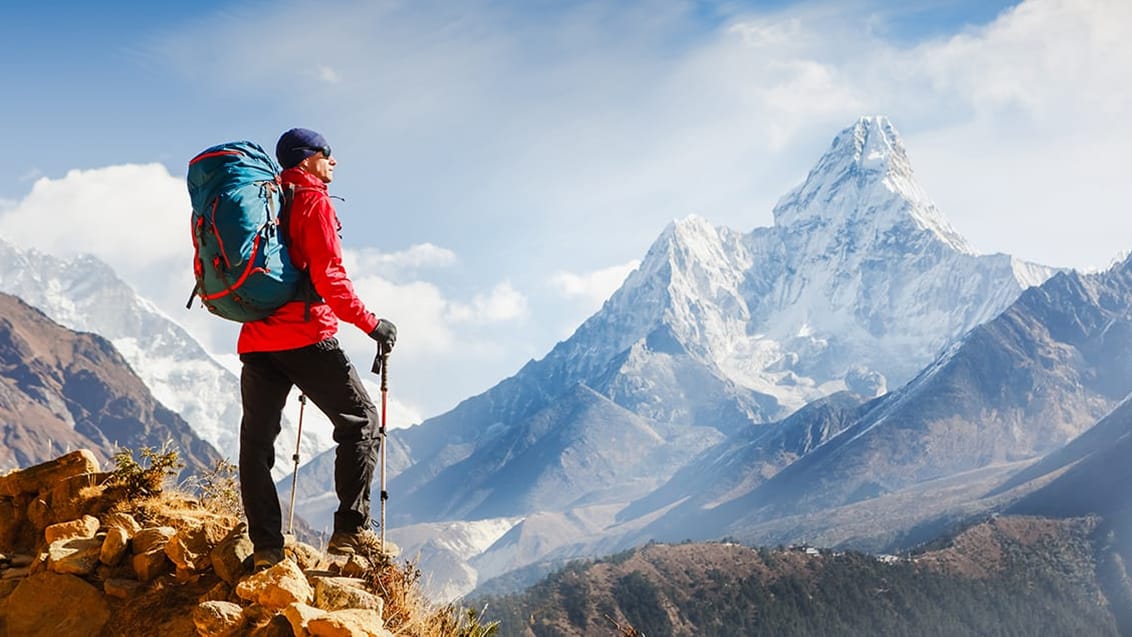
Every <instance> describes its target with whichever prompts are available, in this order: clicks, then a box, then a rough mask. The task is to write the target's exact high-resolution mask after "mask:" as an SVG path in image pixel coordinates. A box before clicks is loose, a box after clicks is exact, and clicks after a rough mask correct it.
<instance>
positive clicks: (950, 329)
mask: <svg viewBox="0 0 1132 637" xmlns="http://www.w3.org/2000/svg"><path fill="white" fill-rule="evenodd" d="M774 221H775V223H774V225H773V226H772V227H769V228H756V229H754V230H752V231H750V232H747V233H740V232H736V231H734V230H731V229H728V228H721V227H715V226H713V225H711V224H709V223H708V222H707V221H705V220H704V219H702V218H699V217H689V218H686V219H683V220H679V221H675V222H673V223H671V224H670V225H669V226H668V227H667V228H665V230H664V231H663V232H662V233H661V235H660V237H659V238H658V239H657V240H656V241H655V242H654V244H653V245H652V247H651V248H650V249H649V250H648V252H647V254H646V255H645V257H644V258H643V260H642V262H641V265H640V266H639V267H638V268H637V269H636V270H635V271H634V272H633V273H631V274H630V275H629V276H628V278H627V279H626V280H625V282H624V283H623V285H622V286H621V288H620V289H618V290H617V291H616V292H615V293H614V294H613V295H612V296H611V298H610V299H609V300H608V301H607V302H606V303H605V304H604V305H603V307H602V308H601V310H599V311H598V312H597V313H596V314H595V315H593V316H592V317H590V318H589V319H588V320H587V321H585V322H584V323H583V324H582V325H581V326H580V327H579V328H578V330H577V331H576V332H575V333H574V334H573V335H572V336H571V337H570V338H569V339H567V340H565V341H563V342H561V343H559V344H558V345H557V346H555V347H554V348H553V350H552V351H551V352H550V353H549V354H548V355H547V356H546V357H545V358H543V359H541V360H538V361H531V362H530V363H528V364H527V365H525V366H524V367H523V368H522V369H520V370H519V371H518V372H517V373H516V374H515V375H514V376H512V377H510V378H508V379H506V380H504V381H502V382H501V383H499V384H498V385H496V386H495V387H493V388H491V389H489V390H488V391H486V392H484V393H483V394H480V395H478V396H474V397H472V398H469V399H467V400H465V401H464V402H462V403H461V404H459V405H458V406H457V407H456V408H455V409H453V410H452V411H450V412H448V413H445V414H442V415H440V416H437V417H435V418H431V419H428V420H426V421H424V422H423V423H421V424H420V425H418V426H415V427H413V428H410V429H409V430H406V431H399V432H397V436H398V437H399V439H400V440H402V441H403V442H404V444H405V446H406V448H407V449H408V453H409V455H410V457H411V459H412V463H411V464H410V465H409V466H408V467H407V468H406V469H405V470H404V471H402V472H400V473H399V474H398V475H397V476H396V477H395V478H394V479H393V480H392V483H391V486H390V491H391V492H393V493H397V494H398V495H399V496H400V497H399V501H398V504H397V506H396V508H395V509H391V510H395V511H396V513H395V514H394V516H395V517H394V518H393V522H394V524H395V525H406V526H408V525H414V528H418V529H419V526H417V525H421V524H434V523H435V524H439V525H440V526H438V528H440V527H442V526H443V524H445V523H448V522H453V521H465V522H467V521H475V520H483V521H484V522H485V523H489V522H492V521H495V520H502V519H519V520H520V521H519V522H517V523H516V525H515V527H514V528H513V529H512V530H511V531H509V532H508V533H507V534H505V535H504V536H502V537H501V538H500V539H499V540H497V541H496V542H495V543H494V544H493V545H492V546H490V547H486V548H484V551H483V553H481V554H480V555H479V556H477V557H475V558H473V561H475V562H477V563H480V564H481V565H490V568H486V567H485V568H483V569H481V570H480V573H479V574H480V575H481V576H482V577H483V578H486V577H490V576H491V575H498V574H500V573H503V572H506V571H508V570H511V569H515V568H519V567H522V566H524V565H525V564H531V563H534V562H537V561H538V560H540V559H559V560H563V559H569V558H570V557H572V556H577V555H593V554H600V551H602V550H611V549H618V548H624V547H625V546H627V545H632V544H633V543H639V542H641V541H645V540H646V539H648V538H650V537H660V538H670V537H675V538H676V539H683V538H685V537H721V536H722V535H723V534H735V532H736V530H745V529H747V528H749V527H750V526H751V525H752V524H753V522H754V521H756V520H763V519H767V518H784V517H786V516H790V515H797V514H802V513H806V512H811V511H820V510H822V509H823V508H824V507H832V506H839V505H846V504H851V503H853V502H854V501H857V500H864V499H869V498H873V497H876V496H880V495H884V494H885V493H888V492H893V491H899V490H900V489H902V488H904V487H906V486H908V485H910V484H917V483H920V482H922V481H929V480H930V479H932V478H946V477H949V476H951V475H953V474H954V472H957V471H963V470H965V469H968V468H971V469H973V468H979V467H986V466H989V465H993V464H994V463H996V462H998V461H1000V460H1002V461H1005V460H1016V461H1021V460H1023V459H1030V458H1033V457H1034V456H1035V454H1040V453H1043V452H1045V451H1048V450H1051V449H1052V448H1053V447H1054V446H1056V445H1057V444H1064V443H1065V442H1066V441H1067V440H1068V439H1069V438H1071V437H1072V436H1073V435H1074V434H1075V433H1078V432H1080V431H1081V430H1083V429H1084V428H1085V427H1087V426H1088V424H1091V421H1089V418H1094V419H1095V418H1096V417H1099V416H1100V415H1102V414H1103V411H1104V410H1105V409H1106V406H1107V405H1108V403H1107V402H1106V400H1097V399H1093V398H1088V399H1086V400H1085V402H1086V403H1088V404H1087V405H1084V406H1075V407H1074V409H1079V411H1078V412H1075V413H1074V414H1073V415H1072V417H1069V416H1067V417H1066V418H1065V419H1063V421H1059V422H1051V423H1050V424H1049V425H1048V427H1046V429H1045V430H1043V431H1042V432H1040V433H1035V434H1034V435H1033V436H1025V435H1019V436H1014V437H1011V436H1009V435H1006V436H1004V437H1003V438H1002V440H1000V441H999V443H1000V444H998V445H996V446H992V447H990V448H989V449H980V450H979V451H980V452H981V453H982V454H983V455H981V456H977V457H976V458H975V459H972V460H970V461H960V460H957V459H956V457H955V454H947V453H940V454H939V457H938V458H937V457H934V456H932V455H931V454H929V455H928V456H927V457H923V458H921V457H920V456H919V454H920V453H921V452H923V451H924V449H930V450H931V451H932V453H934V452H935V449H936V447H938V446H939V445H941V444H944V445H946V444H949V443H944V442H942V441H944V440H946V438H947V436H948V435H950V433H951V432H949V431H947V430H945V429H939V431H938V436H935V435H933V434H932V432H930V431H929V432H928V433H927V434H926V435H924V436H922V437H921V440H920V441H919V442H917V441H916V440H911V439H909V440H908V442H909V444H910V445H916V444H919V445H921V446H920V447H915V446H909V447H908V448H907V449H905V448H904V447H902V446H901V444H902V443H901V440H900V439H899V436H902V435H904V433H903V430H901V429H900V428H899V427H896V426H893V425H891V424H887V425H884V426H879V427H878V423H884V422H891V421H888V420H886V418H888V416H886V414H892V413H894V409H896V408H897V407H898V406H900V405H901V404H906V405H907V407H906V408H907V409H908V410H910V411H909V412H908V413H912V412H914V411H915V409H916V407H915V405H917V404H919V403H918V402H917V401H918V400H920V398H921V396H923V397H926V396H928V394H927V393H924V392H919V391H918V390H916V387H920V386H922V385H924V384H925V383H927V382H928V381H930V380H931V379H932V378H934V377H935V376H936V375H937V373H938V370H940V369H951V368H948V367H947V366H946V364H945V363H946V361H948V360H951V358H949V356H951V355H953V354H954V353H955V352H956V351H957V347H958V344H959V343H963V342H971V343H972V345H970V346H969V348H968V350H967V351H968V352H974V351H976V350H978V348H979V342H978V341H977V340H974V341H972V340H970V339H977V338H980V336H979V334H982V333H981V332H978V330H977V329H976V328H978V326H980V325H982V324H984V323H986V322H988V321H990V320H992V319H994V318H995V317H997V316H998V315H1000V314H1001V313H1002V312H1003V311H1005V310H1006V309H1007V308H1009V307H1011V306H1012V304H1013V303H1015V301H1017V300H1018V299H1019V297H1020V296H1021V295H1022V294H1023V291H1024V290H1027V289H1028V288H1031V287H1032V286H1036V285H1040V284H1042V283H1043V282H1045V281H1046V280H1047V279H1049V278H1050V277H1051V276H1053V275H1054V274H1055V273H1056V272H1057V270H1056V269H1054V268H1050V267H1046V266H1042V265H1038V264H1033V263H1029V262H1025V261H1022V260H1019V259H1016V258H1013V257H1010V256H1008V255H1004V254H993V255H979V254H975V253H974V252H973V251H972V250H971V248H970V247H969V245H968V244H967V242H966V241H965V240H964V239H963V238H962V236H961V235H960V234H959V233H958V232H957V231H956V230H955V229H954V228H952V227H951V225H950V224H949V223H948V221H947V220H946V218H945V217H944V216H943V214H942V213H941V212H940V211H939V210H938V209H937V208H936V206H935V205H934V204H933V203H932V202H931V200H930V198H929V197H928V196H927V194H926V193H925V192H924V190H923V189H922V188H921V187H920V186H919V185H918V183H917V182H916V180H915V177H914V174H913V171H912V167H911V162H910V160H909V158H908V155H907V152H906V150H905V149H904V146H903V143H902V141H901V139H900V136H899V134H898V133H897V131H896V130H895V128H894V127H893V126H892V124H891V122H889V121H888V120H887V119H886V118H884V117H864V118H861V119H860V120H859V121H857V122H856V123H854V124H853V125H852V126H850V127H848V128H847V129H845V130H844V131H842V132H841V133H840V134H839V135H837V136H836V137H835V138H834V140H833V142H832V144H831V145H830V147H829V149H828V150H827V152H826V153H825V154H824V155H823V156H822V157H821V158H820V160H819V161H818V162H817V164H816V166H815V167H814V168H813V170H811V171H810V173H809V174H808V175H807V176H806V178H805V180H804V181H803V182H802V183H801V184H800V185H799V186H798V187H797V188H795V189H794V190H793V191H791V192H789V193H787V194H786V195H785V196H784V197H782V198H781V199H780V201H779V203H778V205H777V206H776V207H775V209H774ZM1062 276H1063V277H1066V278H1064V279H1059V280H1065V281H1071V280H1080V277H1078V278H1076V279H1074V278H1073V276H1071V275H1062ZM972 330H976V331H975V332H972ZM969 334H974V336H968V335H969ZM965 338H967V339H969V340H967V341H965V340H964V339H965ZM967 355H969V354H967ZM987 362H989V361H987ZM955 364H956V367H955V369H959V367H958V365H959V359H956V363H955ZM933 370H935V371H933ZM989 371H990V370H988V372H989ZM948 373H950V372H948ZM971 380H972V382H974V381H982V380H987V379H971ZM1018 382H1019V383H1020V382H1022V381H1021V380H1019V381H1018ZM909 383H911V384H909ZM890 389H892V390H893V391H891V392H890V391H889V390H890ZM987 391H992V390H990V389H988V390H987ZM912 398H914V400H913V399H912ZM946 399H947V397H946V396H937V400H938V401H939V402H940V403H942V404H945V403H946V402H947V400H946ZM1090 401H1091V402H1090ZM971 408H973V409H977V408H978V407H977V405H973V406H971ZM966 415H967V414H961V416H966ZM959 416H960V415H957V416H956V417H959ZM945 420H946V419H945V418H943V417H941V418H940V419H939V420H933V421H932V422H931V423H930V425H924V426H928V427H937V428H939V427H940V426H941V423H945ZM1011 422H1015V421H1011ZM997 426H998V423H996V424H995V427H997ZM993 428H994V427H991V428H989V429H993ZM874 429H875V433H873V434H869V433H868V432H869V431H871V430H874ZM912 429H914V427H913V428H912ZM989 429H988V431H989ZM888 431H893V432H895V433H893V434H892V435H891V436H895V437H891V436H889V435H888V434H886V433H885V432H888ZM882 434H884V435H882ZM988 435H989V434H988ZM995 435H997V434H995ZM995 435H990V436H991V437H994V436H995ZM882 439H885V440H887V441H888V442H885V443H880V442H878V443H877V444H880V445H881V446H882V447H883V446H885V445H889V443H891V445H892V449H889V451H890V452H891V454H890V455H896V456H898V455H899V454H900V452H901V450H903V451H904V455H903V456H902V457H893V458H889V459H888V460H887V462H888V464H889V467H888V469H884V468H883V467H878V471H877V472H873V471H872V470H866V471H860V470H861V469H862V468H866V469H867V468H868V467H867V463H868V462H869V458H870V456H869V453H870V452H869V451H867V449H868V447H867V446H864V445H865V443H869V441H873V440H876V441H880V440H882ZM850 440H854V441H857V442H856V443H855V444H854V445H850V447H851V448H853V449H857V448H862V449H866V451H862V452H861V453H860V455H858V456H856V457H855V459H853V460H847V461H846V464H844V465H841V464H839V459H840V458H841V457H842V455H844V453H846V452H839V453H836V454H835V453H834V451H835V450H836V449H839V448H841V447H843V446H845V445H846V443H847V442H848V441H850ZM983 442H984V439H983V438H980V437H979V436H977V435H976V436H973V437H968V438H966V439H963V440H961V441H959V442H957V443H956V444H957V445H961V446H964V449H969V448H970V445H976V446H977V445H981V444H982V443H983ZM955 453H956V454H959V453H961V450H960V449H956V450H955ZM986 454H989V455H986ZM822 458H830V459H829V460H827V461H826V462H828V466H829V467H832V468H831V469H828V470H827V469H824V468H823V469H821V470H816V471H813V472H807V471H804V470H803V469H802V467H808V466H813V464H815V463H820V462H822V460H821V459H822ZM921 461H922V462H921ZM800 463H801V464H800ZM853 463H857V464H853ZM861 463H865V464H864V465H862V464H861ZM921 464H922V465H923V466H921ZM795 466H797V467H799V468H797V469H792V470H790V471H787V469H789V468H792V467H795ZM838 471H841V472H842V473H840V474H839V473H838ZM855 471H856V472H855ZM780 474H781V475H780ZM874 474H876V475H874ZM794 476H800V477H798V478H795V477H794ZM839 476H840V477H839ZM798 480H802V483H799V482H798ZM832 483H836V484H834V488H833V489H828V492H827V487H829V485H830V484H832ZM751 494H755V495H751ZM752 499H753V500H754V501H753V502H752ZM546 516H550V517H552V518H557V519H558V521H559V522H560V523H563V524H566V525H567V526H573V528H575V530H576V533H573V534H565V535H567V536H568V537H562V538H560V539H556V538H557V537H558V536H559V535H560V534H558V533H554V532H551V533H550V535H549V536H548V535H547V533H541V532H536V531H533V530H531V529H527V530H526V531H524V526H526V525H529V524H534V523H535V522H536V521H537V520H541V519H542V518H544V517H546ZM571 518H572V519H574V520H579V521H581V522H580V523H578V524H577V525H574V523H571V522H569V521H568V520H569V519H571ZM540 524H541V528H546V527H547V526H548V525H546V524H545V523H540ZM549 526H553V525H549ZM394 533H396V530H394ZM535 546H537V547H539V548H538V549H537V550H534V549H532V548H531V547H535ZM493 555H494V556H496V557H494V558H493V557H492V556H493ZM502 555H508V556H522V557H521V558H519V557H514V558H513V559H512V558H507V559H502V558H500V556H502ZM481 581H482V580H481Z"/></svg>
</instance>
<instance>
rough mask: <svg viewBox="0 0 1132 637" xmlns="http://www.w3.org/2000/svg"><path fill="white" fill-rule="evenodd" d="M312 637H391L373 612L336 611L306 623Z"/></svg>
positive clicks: (375, 612)
mask: <svg viewBox="0 0 1132 637" xmlns="http://www.w3.org/2000/svg"><path fill="white" fill-rule="evenodd" d="M307 630H308V631H309V632H310V634H311V635H312V636H313V637H393V633H391V632H389V631H388V630H385V624H384V622H382V620H381V615H380V614H378V612H377V611H375V610H363V609H350V610H336V611H334V612H332V613H327V614H325V615H321V616H319V617H315V618H314V619H311V620H310V621H309V622H307Z"/></svg>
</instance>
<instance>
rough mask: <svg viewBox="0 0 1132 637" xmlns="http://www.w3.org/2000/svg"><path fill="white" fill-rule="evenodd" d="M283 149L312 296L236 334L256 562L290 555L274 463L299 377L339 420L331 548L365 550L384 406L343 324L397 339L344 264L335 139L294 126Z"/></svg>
mask: <svg viewBox="0 0 1132 637" xmlns="http://www.w3.org/2000/svg"><path fill="white" fill-rule="evenodd" d="M275 156H276V158H277V159H278V160H279V165H280V166H281V167H282V168H283V173H282V185H283V188H284V191H285V192H287V191H288V189H290V188H293V193H294V195H293V201H292V203H291V205H290V208H289V210H288V212H287V213H286V215H285V217H284V218H283V220H282V225H283V226H284V227H283V231H284V232H285V237H286V238H287V240H288V242H289V244H288V248H289V251H290V256H291V261H292V262H293V263H294V265H295V266H296V267H297V268H298V269H300V270H302V271H304V272H305V273H307V274H308V275H309V284H307V285H305V287H306V288H307V294H306V295H305V297H306V298H305V299H299V300H295V301H291V302H289V303H287V304H285V305H284V306H282V307H281V308H279V309H278V310H276V311H275V312H274V313H272V314H271V315H270V316H268V317H267V318H265V319H262V320H257V321H251V322H247V323H244V324H243V327H242V328H241V330H240V337H239V341H238V343H237V350H238V351H239V354H240V361H241V362H242V363H243V371H242V373H241V375H240V390H241V394H242V399H243V420H242V421H241V423H240V492H241V496H242V498H243V502H244V511H245V513H246V515H247V519H248V535H249V537H250V538H251V540H252V543H253V544H254V545H255V553H254V555H253V564H254V567H255V569H256V570H259V569H262V568H266V567H268V566H272V565H274V564H276V563H278V562H280V561H282V560H283V532H282V513H281V507H280V504H279V496H278V494H277V493H276V491H275V483H274V482H273V480H272V478H271V468H272V466H273V465H274V464H275V438H276V437H277V436H278V435H279V431H280V419H281V417H282V413H283V405H284V403H285V401H286V399H287V395H288V394H289V393H290V391H291V387H292V385H294V386H298V388H299V389H300V390H301V391H302V392H303V393H304V394H305V395H306V396H307V397H308V398H309V399H310V400H311V401H312V402H313V403H314V404H315V405H316V406H317V407H318V408H319V409H320V410H322V412H323V413H324V414H326V416H327V417H328V418H329V419H330V422H331V423H333V425H334V441H335V442H336V443H337V445H338V446H337V450H336V455H335V462H334V489H335V491H336V492H337V494H338V502H339V506H338V510H337V511H336V512H335V513H334V533H333V535H331V537H330V542H329V544H328V545H327V552H329V553H332V554H338V555H344V554H350V553H354V552H356V550H357V548H358V546H359V544H360V542H362V541H363V539H364V538H365V537H366V535H367V534H373V532H372V531H370V530H369V525H370V482H371V479H372V477H373V472H374V467H375V465H376V464H377V459H378V452H379V449H380V445H381V440H380V437H379V432H378V427H379V422H378V415H377V409H376V407H375V406H374V403H373V401H372V400H371V399H370V397H369V394H368V393H367V392H366V390H365V388H364V387H363V386H362V382H361V379H360V378H359V377H358V372H357V370H356V369H355V367H354V366H353V365H351V364H350V361H349V360H348V359H347V357H346V353H345V352H344V351H342V348H341V346H340V345H339V344H338V340H337V339H336V338H335V336H334V335H335V334H336V333H337V331H338V321H339V320H342V321H345V322H347V323H351V324H353V325H354V326H356V327H357V328H358V329H360V330H362V331H363V332H365V333H366V334H368V335H369V336H370V338H372V339H373V340H375V341H377V344H378V353H379V357H380V355H381V354H383V353H388V352H389V351H390V350H391V349H393V345H394V343H395V342H396V339H397V328H396V327H395V326H394V325H393V323H390V322H389V321H388V320H387V319H379V318H377V316H375V315H374V314H373V313H372V312H370V311H369V310H367V309H366V306H365V304H363V303H362V301H361V300H360V299H359V298H358V296H357V294H356V293H355V291H354V286H353V284H352V283H351V282H350V278H349V277H348V276H347V274H346V270H345V268H344V267H343V265H342V246H341V243H340V239H339V235H338V232H339V230H341V227H342V226H341V224H340V223H339V222H338V216H337V215H336V214H335V212H334V207H333V206H332V205H331V203H330V197H329V195H328V194H327V184H329V183H330V182H331V181H332V180H333V178H334V166H335V165H336V164H337V161H335V159H334V157H333V156H332V155H331V152H330V145H329V144H328V143H327V141H326V139H325V138H324V137H323V136H322V135H320V134H319V133H316V132H314V131H312V130H308V129H305V128H293V129H291V130H289V131H287V132H285V133H283V135H282V136H281V137H280V138H279V141H278V143H277V144H276V147H275Z"/></svg>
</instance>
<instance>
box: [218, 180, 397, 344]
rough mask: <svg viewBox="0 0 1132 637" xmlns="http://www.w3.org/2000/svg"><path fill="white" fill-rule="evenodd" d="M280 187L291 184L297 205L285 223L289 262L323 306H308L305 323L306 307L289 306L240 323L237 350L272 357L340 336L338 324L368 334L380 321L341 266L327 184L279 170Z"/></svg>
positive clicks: (300, 304) (295, 303)
mask: <svg viewBox="0 0 1132 637" xmlns="http://www.w3.org/2000/svg"><path fill="white" fill-rule="evenodd" d="M283 184H284V185H287V184H294V186H295V200H294V202H293V203H292V204H291V210H290V212H289V217H288V219H287V232H288V236H289V238H290V244H289V246H288V248H289V250H290V254H291V261H293V262H294V264H295V266H297V267H298V268H299V269H301V270H308V271H309V272H310V276H311V282H312V283H314V289H315V291H316V292H317V293H318V295H319V296H321V297H322V298H323V301H320V302H318V303H315V304H313V305H311V308H310V320H309V321H308V320H306V316H305V314H306V303H305V302H304V301H292V302H290V303H288V304H286V305H284V306H283V307H281V308H279V309H278V310H276V311H275V313H274V314H272V315H271V316H269V317H267V318H265V319H263V320H261V321H253V322H250V323H244V325H243V327H242V328H241V329H240V339H239V341H238V342H237V344H236V350H237V351H238V352H239V353H241V354H243V353H245V352H275V351H279V350H285V349H294V348H297V347H306V346H307V345H313V344H314V343H318V342H319V341H323V340H326V339H328V338H330V337H331V336H334V335H335V334H336V333H337V332H338V319H342V320H343V321H346V322H347V323H352V324H354V325H356V326H358V329H360V330H362V331H363V332H365V333H367V334H368V333H370V332H371V331H373V329H374V328H375V327H377V322H378V319H377V317H376V316H374V314H373V313H372V312H370V311H369V310H367V309H366V306H365V304H364V303H362V301H361V299H359V298H358V295H357V294H356V293H355V292H354V284H353V283H351V282H350V278H349V277H348V276H347V275H346V269H345V268H344V267H343V266H342V243H341V241H340V239H339V237H338V230H339V229H340V228H341V224H339V223H338V215H337V214H335V212H334V207H333V206H332V205H330V196H329V195H328V194H327V192H326V184H324V183H322V180H321V179H319V178H318V177H315V176H314V175H312V174H310V173H308V172H306V171H305V170H302V169H300V168H288V169H287V170H284V171H283Z"/></svg>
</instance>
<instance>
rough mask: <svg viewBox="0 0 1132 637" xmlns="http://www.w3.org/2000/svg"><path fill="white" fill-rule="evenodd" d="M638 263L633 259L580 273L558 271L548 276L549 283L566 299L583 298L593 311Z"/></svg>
mask: <svg viewBox="0 0 1132 637" xmlns="http://www.w3.org/2000/svg"><path fill="white" fill-rule="evenodd" d="M640 265H641V262H640V260H639V259H634V260H633V261H630V262H629V263H623V264H621V265H614V266H610V267H608V268H602V269H600V270H594V271H592V272H584V273H581V274H577V273H574V272H565V271H558V272H555V273H554V274H553V275H552V276H551V277H550V285H551V287H553V288H554V289H555V290H557V291H558V293H559V294H561V295H562V296H564V297H566V298H568V299H583V300H584V301H585V302H586V304H587V305H588V306H589V307H590V309H591V311H594V310H597V309H598V308H599V307H601V304H602V303H604V302H605V300H606V299H608V298H609V297H610V295H612V294H613V292H614V291H616V290H617V288H619V287H621V284H622V283H624V282H625V277H627V276H629V273H630V272H632V271H633V270H636V269H637V267H638V266H640Z"/></svg>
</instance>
